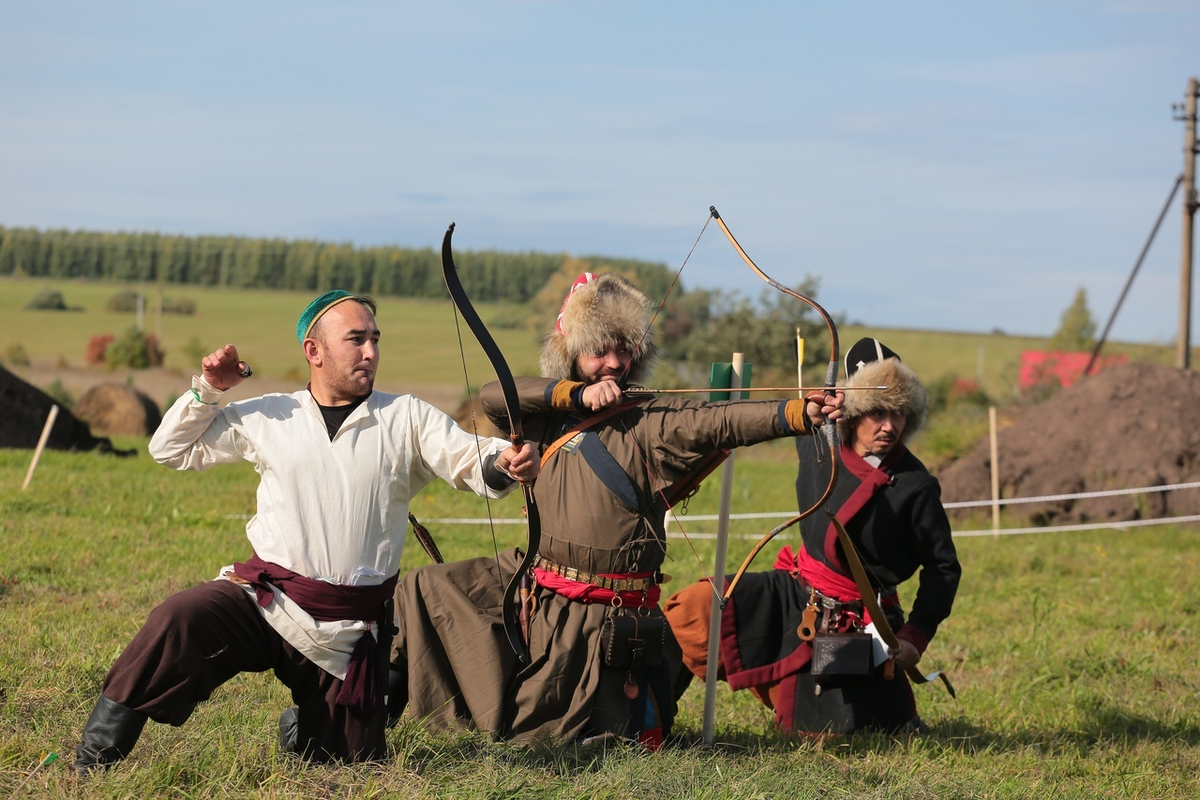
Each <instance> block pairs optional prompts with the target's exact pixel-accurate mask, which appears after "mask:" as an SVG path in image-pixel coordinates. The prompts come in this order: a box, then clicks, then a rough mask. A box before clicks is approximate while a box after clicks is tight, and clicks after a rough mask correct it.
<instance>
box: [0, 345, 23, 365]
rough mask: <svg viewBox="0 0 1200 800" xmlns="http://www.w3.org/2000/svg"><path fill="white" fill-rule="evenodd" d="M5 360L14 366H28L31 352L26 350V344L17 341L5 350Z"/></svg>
mask: <svg viewBox="0 0 1200 800" xmlns="http://www.w3.org/2000/svg"><path fill="white" fill-rule="evenodd" d="M4 360H5V361H7V362H8V363H9V364H12V365H13V366H14V367H28V366H29V353H27V352H25V345H23V344H21V343H20V342H17V343H16V344H10V345H9V346H8V347H7V348H5V350H4Z"/></svg>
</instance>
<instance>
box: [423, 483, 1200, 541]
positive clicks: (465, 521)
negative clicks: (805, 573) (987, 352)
mask: <svg viewBox="0 0 1200 800" xmlns="http://www.w3.org/2000/svg"><path fill="white" fill-rule="evenodd" d="M1196 488H1200V481H1192V482H1190V483H1173V484H1168V485H1166V486H1146V487H1143V488H1140V489H1108V490H1105V491H1100V492H1076V493H1074V494H1048V495H1040V496H1037V497H1010V498H1006V499H1004V500H998V501H992V500H968V501H964V502H960V503H943V506H944V507H945V508H978V507H983V506H992V505H1016V504H1021V503H1046V502H1053V501H1057V500H1084V499H1088V498H1094V497H1116V496H1119V495H1129V494H1153V493H1155V492H1171V491H1176V490H1181V489H1196ZM795 515H796V512H794V511H763V512H757V513H750V514H730V515H729V519H731V520H735V519H743V520H745V519H787V518H788V517H793V516H795ZM670 516H671V514H669V513H668V523H669V522H670ZM680 516H682V517H685V518H686V519H687V520H689V521H691V522H711V521H714V520H716V519H718V515H716V514H686V515H680ZM426 522H430V523H436V524H443V525H488V524H495V525H524V524H525V520H524V519H523V518H521V519H511V518H510V519H494V520H489V519H476V518H464V517H443V518H431V519H428V520H426ZM1189 522H1200V514H1193V515H1191V516H1185V517H1161V518H1158V519H1139V520H1124V521H1116V522H1101V521H1097V522H1085V523H1080V524H1077V525H1053V526H1038V527H1032V528H998V529H993V528H988V529H986V530H978V531H954V536H955V537H966V536H1013V535H1020V534H1029V533H1056V532H1062V531H1089V530H1108V529H1116V530H1125V529H1128V528H1144V527H1147V526H1150V525H1179V524H1184V523H1189ZM670 527H671V526H670V524H668V533H667V537H668V538H671V539H682V538H684V534H683V533H675V532H671V531H670V530H669V529H670ZM687 536H688V537H690V538H693V539H715V538H717V534H715V533H704V532H698V531H688V532H687ZM760 536H761V534H757V533H747V534H737V535H733V536H731V538H735V539H754V540H756V539H758V538H760Z"/></svg>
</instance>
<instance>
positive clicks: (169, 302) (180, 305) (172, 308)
mask: <svg viewBox="0 0 1200 800" xmlns="http://www.w3.org/2000/svg"><path fill="white" fill-rule="evenodd" d="M162 310H163V313H164V314H182V315H184V316H187V317H190V316H191V315H192V314H195V313H196V301H195V300H189V299H188V298H186V297H164V298H163V307H162Z"/></svg>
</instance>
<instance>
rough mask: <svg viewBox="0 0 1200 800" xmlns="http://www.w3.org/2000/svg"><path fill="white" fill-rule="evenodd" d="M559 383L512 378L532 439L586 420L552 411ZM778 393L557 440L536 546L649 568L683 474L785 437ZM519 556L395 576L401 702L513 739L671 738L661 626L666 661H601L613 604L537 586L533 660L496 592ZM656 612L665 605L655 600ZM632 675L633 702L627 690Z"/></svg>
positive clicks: (489, 404) (675, 654)
mask: <svg viewBox="0 0 1200 800" xmlns="http://www.w3.org/2000/svg"><path fill="white" fill-rule="evenodd" d="M555 383H556V381H553V380H550V379H545V378H518V379H517V384H518V390H519V396H520V403H521V410H522V414H523V417H524V429H525V434H526V436H527V437H528V438H530V439H531V440H533V441H536V442H539V445H540V446H541V447H544V446H545V445H546V444H548V443H550V442H553V441H554V440H555V439H556V438H558V436H559V435H561V434H562V432H563V431H565V430H567V429H568V428H570V427H571V426H572V425H574V424H575V423H576V422H578V421H579V420H581V419H584V418H585V417H587V416H590V414H591V412H589V411H583V410H580V411H578V412H576V413H568V412H565V411H561V410H554V409H552V408H550V398H551V397H552V395H553V388H554V385H555ZM481 396H482V399H483V403H484V406H485V408H486V410H487V412H488V414H489V416H490V417H492V419H493V421H496V422H498V423H503V424H507V421H506V417H505V415H504V411H503V404H502V399H501V393H500V390H499V387H498V385H497V384H489V385H488V386H486V387H484V389H483V392H482V394H481ZM784 405H785V403H781V402H780V401H765V402H753V401H751V402H737V403H703V402H700V401H694V400H651V401H648V402H645V403H641V404H639V405H637V406H635V407H634V408H631V409H629V410H627V411H624V412H622V413H620V414H617V415H614V416H613V417H610V418H609V419H606V420H604V421H603V422H602V423H601V424H599V425H597V426H596V427H595V428H593V429H590V430H588V431H587V432H585V433H583V434H581V435H580V436H579V438H578V440H572V441H571V442H570V443H568V444H567V445H564V446H563V447H562V448H561V449H560V450H559V451H558V452H556V453H555V454H554V456H553V457H552V458H551V459H550V460H549V461H548V462H547V463H546V465H545V466H544V468H543V469H542V471H541V474H540V475H539V476H538V480H537V483H536V484H535V488H534V496H535V499H536V501H537V504H538V508H539V511H540V514H541V519H542V530H541V534H542V537H541V546H540V548H539V552H540V553H541V555H542V556H544V557H545V558H547V559H548V560H550V561H552V562H554V563H556V564H561V565H565V566H570V567H575V568H577V569H581V570H585V571H587V572H592V573H597V574H618V575H620V574H631V573H643V572H653V571H655V570H658V569H659V568H660V567H661V566H662V564H663V559H664V557H665V554H666V531H665V529H664V516H665V512H666V511H667V505H666V503H665V501H664V500H663V499H662V495H661V494H660V492H662V491H665V490H666V489H667V488H668V487H669V486H671V485H672V484H675V483H676V482H678V481H680V480H684V479H686V478H687V476H688V475H689V474H690V472H691V471H692V470H694V469H695V468H696V467H697V466H698V465H700V464H702V463H703V462H704V460H705V459H706V458H707V457H708V456H709V455H710V454H711V453H712V452H713V451H714V450H717V449H722V448H731V447H737V446H741V445H750V444H755V443H757V442H762V441H766V440H769V439H775V438H779V437H783V436H791V435H794V431H793V430H792V429H791V428H790V427H789V426H788V424H787V419H786V415H785V413H784V410H783V409H784ZM516 564H517V558H516V553H515V552H513V551H508V552H506V553H502V554H501V569H500V571H499V572H497V569H496V564H495V562H494V560H493V559H491V558H479V559H472V560H469V561H464V562H458V563H453V564H443V565H433V566H428V567H422V568H420V569H417V570H413V571H412V572H410V573H408V574H407V575H405V576H403V577H402V578H401V580H400V584H399V586H398V587H397V591H396V606H397V616H398V619H399V622H400V634H399V635H398V636H397V637H396V639H395V642H394V644H393V661H392V663H393V668H394V669H397V670H398V671H400V672H402V673H406V674H407V681H408V700H409V711H410V712H411V713H412V714H414V715H415V716H417V717H419V718H424V719H426V721H427V722H428V723H429V725H430V727H432V728H434V729H440V728H444V727H447V726H450V725H465V726H468V727H475V728H478V729H481V730H484V731H487V732H488V733H490V734H492V735H494V736H503V737H512V738H514V739H517V740H519V741H523V740H538V739H565V740H570V739H576V738H580V737H586V736H591V735H596V734H601V733H608V732H611V733H616V734H619V735H640V734H641V733H643V732H644V731H645V730H646V727H647V726H653V725H658V726H660V727H661V729H662V733H663V736H667V735H669V731H670V726H671V723H672V721H673V719H674V715H675V701H674V692H673V688H672V684H673V681H674V678H675V675H676V673H678V671H679V670H680V669H681V666H682V665H681V662H680V653H679V649H678V646H677V644H676V642H675V639H674V637H673V636H671V635H670V633H669V632H668V635H667V637H666V638H667V641H666V659H665V663H664V664H663V665H662V667H661V668H652V669H646V670H635V671H634V674H632V676H631V673H630V671H629V670H626V669H617V668H611V667H606V666H604V665H603V663H602V653H601V647H600V638H601V636H600V631H601V626H602V625H603V622H604V618H605V616H606V615H607V614H608V613H609V612H610V611H611V609H610V608H608V607H607V606H604V605H600V604H586V603H580V602H575V601H571V600H568V599H566V598H563V597H561V596H559V595H557V594H555V593H553V592H552V591H550V590H548V589H547V588H545V587H542V586H538V587H535V589H534V595H535V599H536V606H535V611H534V614H533V616H532V621H531V625H530V628H531V631H530V642H529V652H530V658H531V661H530V663H529V664H528V665H525V666H521V665H519V664H518V662H517V660H516V657H515V656H514V655H513V653H512V650H511V648H510V647H509V645H508V640H507V638H506V637H505V636H504V633H503V630H502V624H501V616H500V601H501V597H502V594H503V589H504V585H505V583H506V582H507V580H508V578H509V577H510V576H511V575H512V573H513V569H514V567H515V566H516ZM651 613H652V614H654V615H655V616H658V615H660V614H661V613H662V612H661V611H660V610H659V609H658V608H656V607H655V608H653V609H652V610H651ZM631 679H632V680H634V681H636V682H637V683H638V686H639V695H638V696H639V698H641V699H643V700H644V699H646V698H651V699H652V701H653V702H652V706H651V707H650V708H648V709H643V710H645V711H646V714H641V713H640V711H639V709H638V708H636V707H634V704H631V701H630V700H629V698H628V697H627V696H626V694H625V691H624V688H625V685H626V683H627V682H628V681H630V680H631Z"/></svg>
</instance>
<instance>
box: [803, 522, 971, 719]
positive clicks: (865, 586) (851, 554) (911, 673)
mask: <svg viewBox="0 0 1200 800" xmlns="http://www.w3.org/2000/svg"><path fill="white" fill-rule="evenodd" d="M825 513H826V514H829V520H830V522H831V523H832V524H833V527H835V528H836V529H837V535H838V541H839V542H841V544H842V552H843V553H845V555H846V563H847V564H848V565H849V566H850V574H851V575H852V576H853V577H854V584H855V585H856V586H857V587H858V593H859V594H860V595H862V602H863V608H865V609H866V610H867V615H868V616H869V617H870V618H871V622H873V623H875V630H877V631H878V632H879V637H880V638H881V639H883V641H884V643H885V644H887V646H888V647H889V648H891V650H892V652H893V653H894V652H895V651H897V650H899V649H900V639H899V637H897V636H896V634H895V633H894V632H893V631H892V626H891V625H889V624H888V621H887V617H885V616H884V615H883V609H882V608H880V607H879V601H878V600H877V599H876V597H875V589H874V588H873V587H872V586H871V582H870V581H869V580H867V572H866V570H865V569H863V565H862V560H861V559H860V558H859V557H858V550H857V549H855V547H854V542H853V541H852V540H851V539H850V534H849V533H847V532H846V528H845V526H844V525H842V522H841V520H839V519H838V518H837V517H835V516H834V515H833V514H830V513H829V512H828V511H826V512H825ZM904 674H905V675H907V676H908V679H909V680H910V681H912V682H913V683H929V682H930V681H932V680H936V679H938V678H941V679H942V683H943V684H945V686H946V691H947V692H949V693H950V696H951V697H954V698H957V697H958V695H957V694H956V693H955V691H954V686H953V684H951V683H950V678H949V677H947V676H946V673H944V672H942V671H941V670H939V671H937V672H934V673H931V674H929V675H923V674H922V673H921V671H920V670H919V669H917V668H916V667H915V666H912V667H905V668H904ZM888 677H891V673H888Z"/></svg>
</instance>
